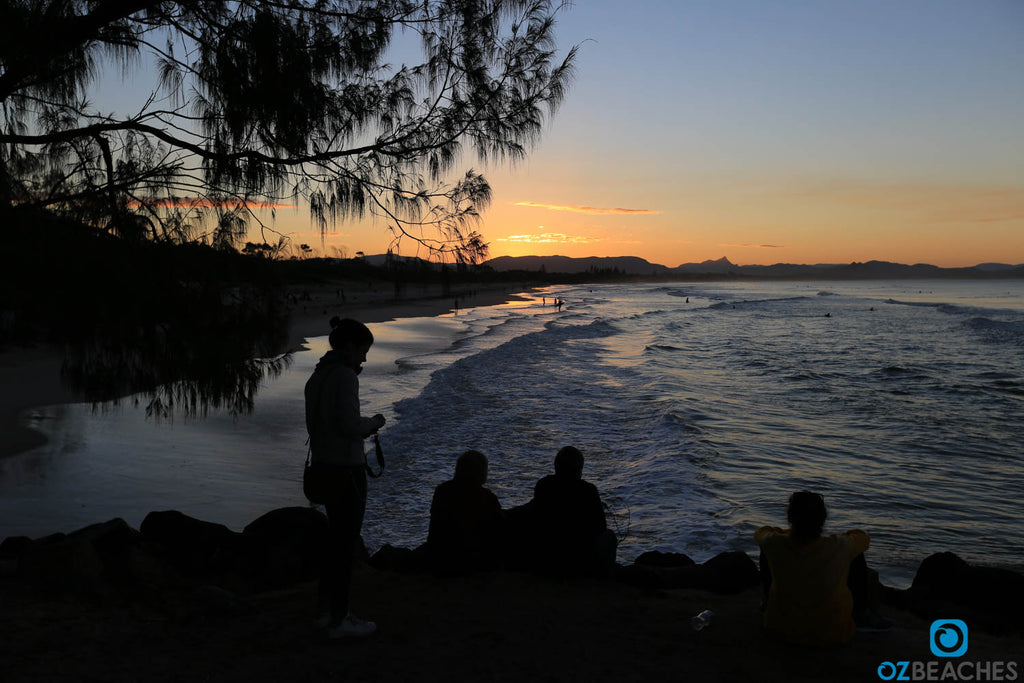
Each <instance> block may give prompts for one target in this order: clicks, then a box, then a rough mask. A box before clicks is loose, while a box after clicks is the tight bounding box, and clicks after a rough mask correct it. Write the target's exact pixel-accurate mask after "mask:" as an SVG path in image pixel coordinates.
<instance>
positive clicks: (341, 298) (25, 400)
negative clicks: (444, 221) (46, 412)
mask: <svg viewBox="0 0 1024 683" xmlns="http://www.w3.org/2000/svg"><path fill="white" fill-rule="evenodd" d="M524 289H526V287H525V286H521V287H516V286H505V285H497V286H486V287H477V286H470V285H465V286H453V287H452V288H451V290H450V293H449V294H447V295H445V294H444V293H443V291H442V289H441V287H440V285H430V286H423V287H421V286H418V285H410V286H408V287H407V288H406V289H404V290H403V291H402V292H401V293H400V295H399V296H398V297H397V298H396V295H395V292H394V290H393V288H392V287H391V285H390V284H389V283H386V282H385V283H382V282H378V283H373V282H371V283H366V282H361V283H354V282H348V281H338V282H328V283H321V284H316V285H302V286H293V287H291V288H290V289H289V290H287V291H286V292H285V297H286V300H287V301H288V302H289V304H288V305H289V311H290V316H289V335H288V343H287V348H288V350H295V349H298V348H300V347H301V346H302V344H303V342H304V341H305V340H306V339H307V338H310V337H319V336H324V335H326V334H328V333H329V332H330V327H329V321H330V318H331V317H332V316H335V315H338V316H341V317H351V318H356V319H357V320H361V321H363V322H366V323H381V322H386V321H389V320H396V319H399V318H414V317H422V316H436V315H442V314H444V313H448V312H451V311H454V310H455V307H456V305H458V307H459V308H460V309H464V308H471V307H475V306H494V305H498V304H502V303H505V302H507V301H513V300H516V299H517V298H521V297H517V296H516V294H517V293H518V292H522V291H524ZM62 362H63V355H62V352H61V350H60V349H57V348H52V347H48V346H45V345H39V346H35V347H30V348H20V347H15V348H8V349H5V350H3V351H0V458H2V457H5V456H9V455H14V454H17V453H21V452H24V451H27V450H30V449H32V448H35V447H37V446H40V445H42V444H44V443H46V437H45V436H43V435H42V434H41V433H39V432H37V431H35V430H33V429H30V428H28V427H25V426H24V425H22V424H21V422H20V419H19V416H20V415H21V413H22V412H23V411H25V410H28V409H30V408H34V407H39V406H47V405H54V404H57V403H73V402H76V401H80V400H81V399H80V398H79V397H76V396H75V395H74V394H73V393H72V392H71V391H70V390H69V389H68V388H67V387H66V386H65V385H64V383H63V382H62V381H61V374H60V371H61V364H62Z"/></svg>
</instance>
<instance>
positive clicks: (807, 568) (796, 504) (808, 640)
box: [754, 491, 891, 645]
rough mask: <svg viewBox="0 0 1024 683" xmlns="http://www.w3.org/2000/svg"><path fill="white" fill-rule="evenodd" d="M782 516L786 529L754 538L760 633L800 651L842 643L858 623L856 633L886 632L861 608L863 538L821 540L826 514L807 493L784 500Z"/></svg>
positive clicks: (767, 529)
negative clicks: (761, 593) (762, 599)
mask: <svg viewBox="0 0 1024 683" xmlns="http://www.w3.org/2000/svg"><path fill="white" fill-rule="evenodd" d="M786 516H787V518H788V519H789V524H790V527H789V529H780V528H778V527H772V526H764V527H761V528H760V529H758V530H757V531H756V532H755V533H754V540H755V541H756V542H757V544H758V545H759V546H760V547H761V573H762V584H763V586H764V588H765V591H766V598H767V599H766V604H765V610H764V626H765V629H766V630H767V631H768V632H769V633H771V634H772V635H775V636H778V637H780V638H782V639H783V640H785V641H787V642H790V643H795V644H800V645H829V644H838V643H845V642H847V641H849V640H850V639H851V638H853V635H854V633H856V631H857V630H858V621H859V622H860V623H861V630H871V631H884V630H888V628H889V626H891V624H890V623H889V622H888V620H886V619H883V618H882V617H880V616H878V615H877V614H875V613H874V612H872V611H871V610H870V609H869V608H868V607H867V596H866V593H867V563H866V562H865V560H864V551H866V550H867V549H868V546H869V545H870V543H871V539H870V538H869V537H868V535H867V534H866V533H864V532H863V531H861V530H859V529H853V530H851V531H847V532H845V533H842V534H835V535H830V536H823V535H822V529H823V528H824V526H825V519H826V517H827V516H828V509H827V508H826V507H825V500H824V498H822V497H821V495H819V494H817V493H811V492H810V491H798V492H797V493H794V494H793V495H792V496H790V498H789V507H788V509H787V512H786ZM855 616H856V620H855Z"/></svg>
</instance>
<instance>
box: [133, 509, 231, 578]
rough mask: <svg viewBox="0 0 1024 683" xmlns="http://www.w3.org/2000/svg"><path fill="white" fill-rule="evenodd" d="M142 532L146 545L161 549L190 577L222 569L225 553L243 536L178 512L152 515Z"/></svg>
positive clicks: (151, 513)
mask: <svg viewBox="0 0 1024 683" xmlns="http://www.w3.org/2000/svg"><path fill="white" fill-rule="evenodd" d="M139 530H140V531H141V532H142V536H143V539H144V540H145V541H147V542H149V543H155V544H157V545H158V546H160V548H162V550H163V555H164V557H165V559H166V560H167V561H168V562H169V563H170V564H171V565H172V566H174V567H175V568H176V569H177V570H179V571H180V572H182V573H183V574H185V575H186V576H199V575H203V574H207V573H209V572H211V571H215V570H218V569H220V568H221V566H220V563H221V560H222V556H223V551H224V550H225V549H227V548H229V547H231V546H232V545H234V541H235V540H236V536H240V535H241V534H237V533H236V532H233V531H231V530H230V529H228V528H227V527H226V526H224V525H223V524H215V523H213V522H204V521H202V520H199V519H195V518H193V517H189V516H188V515H186V514H184V513H182V512H178V511H177V510H166V511H161V512H150V513H149V514H148V515H146V518H145V519H143V520H142V525H141V526H140V527H139Z"/></svg>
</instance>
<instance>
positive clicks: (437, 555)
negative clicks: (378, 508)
mask: <svg viewBox="0 0 1024 683" xmlns="http://www.w3.org/2000/svg"><path fill="white" fill-rule="evenodd" d="M487 468H488V463H487V456H485V455H484V454H483V453H481V452H480V451H476V450H469V451H466V452H465V453H463V454H462V455H460V456H459V458H458V460H456V462H455V476H454V477H453V478H452V479H451V480H449V481H446V482H444V483H443V484H441V485H439V486H438V487H437V489H436V490H435V491H434V498H433V500H432V501H431V503H430V527H429V530H428V532H427V553H428V557H429V559H430V562H431V564H432V565H433V567H434V568H435V569H437V570H438V571H440V572H442V573H446V574H451V573H455V574H458V573H464V572H467V571H475V570H479V569H493V568H496V567H498V566H499V565H500V561H499V551H500V545H501V536H502V519H503V513H502V510H501V504H500V503H499V502H498V497H497V496H495V495H494V493H492V492H491V490H490V489H488V488H486V487H485V486H484V484H485V483H486V482H487Z"/></svg>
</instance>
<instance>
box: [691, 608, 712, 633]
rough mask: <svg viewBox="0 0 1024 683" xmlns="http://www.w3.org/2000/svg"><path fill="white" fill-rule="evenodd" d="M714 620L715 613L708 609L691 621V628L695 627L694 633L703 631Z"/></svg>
mask: <svg viewBox="0 0 1024 683" xmlns="http://www.w3.org/2000/svg"><path fill="white" fill-rule="evenodd" d="M714 618H715V613H714V612H712V611H711V610H709V609H706V610H704V611H703V612H701V613H700V614H698V615H697V616H695V617H693V618H692V619H690V626H692V627H693V630H694V631H701V630H703V629H705V628H707V626H708V624H710V623H711V620H712V619H714Z"/></svg>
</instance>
